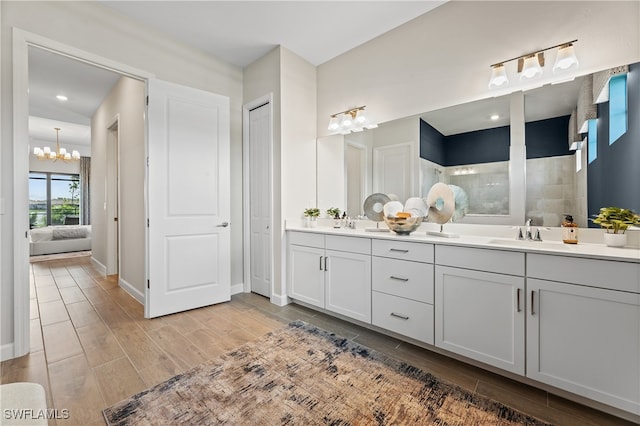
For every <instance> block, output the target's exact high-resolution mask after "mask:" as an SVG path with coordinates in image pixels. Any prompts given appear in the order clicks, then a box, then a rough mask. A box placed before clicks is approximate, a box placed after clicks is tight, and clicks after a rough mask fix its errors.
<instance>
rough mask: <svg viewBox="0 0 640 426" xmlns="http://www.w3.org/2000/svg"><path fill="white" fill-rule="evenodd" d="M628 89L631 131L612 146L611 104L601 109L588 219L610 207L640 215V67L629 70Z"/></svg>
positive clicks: (589, 169) (589, 181)
mask: <svg viewBox="0 0 640 426" xmlns="http://www.w3.org/2000/svg"><path fill="white" fill-rule="evenodd" d="M627 89H628V92H627V94H628V98H627V102H628V107H629V111H628V112H629V116H628V120H629V121H628V125H629V127H628V130H627V132H626V133H625V134H623V135H622V136H620V138H619V139H618V140H617V141H616V143H614V144H613V145H609V103H608V102H606V103H602V104H599V105H598V158H597V159H596V160H595V161H593V163H591V164H589V165H588V166H587V205H588V210H589V217H592V216H593V215H595V214H597V213H598V212H599V211H600V208H601V207H610V206H616V207H622V208H626V209H632V210H634V211H635V212H636V213H640V63H636V64H633V65H630V66H629V73H628V74H627ZM589 226H593V225H592V224H591V223H590V225H589ZM596 226H597V225H596Z"/></svg>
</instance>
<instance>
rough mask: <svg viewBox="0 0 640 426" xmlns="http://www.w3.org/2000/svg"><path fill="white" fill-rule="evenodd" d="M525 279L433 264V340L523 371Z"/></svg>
mask: <svg viewBox="0 0 640 426" xmlns="http://www.w3.org/2000/svg"><path fill="white" fill-rule="evenodd" d="M524 297H525V296H524V278H523V277H516V276H512V275H502V274H494V273H489V272H480V271H473V270H469V269H460V268H451V267H446V266H436V272H435V344H436V346H438V347H441V348H443V349H446V350H449V351H451V352H455V353H458V354H461V355H464V356H467V357H469V358H473V359H475V360H478V361H481V362H485V363H487V364H490V365H493V366H496V367H499V368H502V369H504V370H508V371H511V372H514V373H518V374H524V331H525V330H524V317H525V314H524Z"/></svg>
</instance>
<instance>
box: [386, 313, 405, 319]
mask: <svg viewBox="0 0 640 426" xmlns="http://www.w3.org/2000/svg"><path fill="white" fill-rule="evenodd" d="M389 315H391V316H392V317H396V318H400V319H403V320H408V319H409V317H408V316H406V315H401V314H396V313H395V312H391V313H390V314H389Z"/></svg>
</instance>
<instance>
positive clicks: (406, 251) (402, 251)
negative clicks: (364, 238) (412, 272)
mask: <svg viewBox="0 0 640 426" xmlns="http://www.w3.org/2000/svg"><path fill="white" fill-rule="evenodd" d="M389 251H395V252H398V253H409V250H402V249H396V248H390V249H389Z"/></svg>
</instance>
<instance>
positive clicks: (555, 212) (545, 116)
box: [524, 77, 587, 227]
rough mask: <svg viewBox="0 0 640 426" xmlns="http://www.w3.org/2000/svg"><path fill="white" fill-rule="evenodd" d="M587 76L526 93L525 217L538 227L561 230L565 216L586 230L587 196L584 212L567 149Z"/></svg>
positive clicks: (574, 165)
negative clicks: (580, 94)
mask: <svg viewBox="0 0 640 426" xmlns="http://www.w3.org/2000/svg"><path fill="white" fill-rule="evenodd" d="M584 79H585V77H580V78H576V79H575V80H573V81H570V82H565V83H562V84H555V85H548V86H543V87H540V88H537V89H534V90H531V91H529V92H526V93H525V95H524V108H525V121H526V123H525V143H526V147H527V161H526V171H527V180H526V182H527V186H526V188H527V196H526V201H525V203H526V205H525V215H526V217H527V218H530V219H532V221H531V223H532V224H534V225H538V226H542V225H544V226H560V223H561V222H562V219H563V217H564V215H566V214H570V215H572V216H574V217H576V218H577V220H578V225H579V226H583V227H584V226H586V225H587V223H586V214H585V210H586V197H585V198H584V199H583V200H582V201H583V203H582V204H584V208H582V209H580V208H579V204H581V202H582V201H581V200H579V198H578V195H579V194H581V193H585V195H586V187H585V188H584V190H583V191H580V190H578V188H577V184H578V183H579V182H580V180H579V179H578V176H577V175H576V164H575V153H574V152H573V151H569V137H568V136H569V132H568V129H569V117H570V116H571V113H572V112H573V110H574V109H575V108H576V105H577V102H578V93H579V91H580V87H581V85H582V84H583V82H584Z"/></svg>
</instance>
